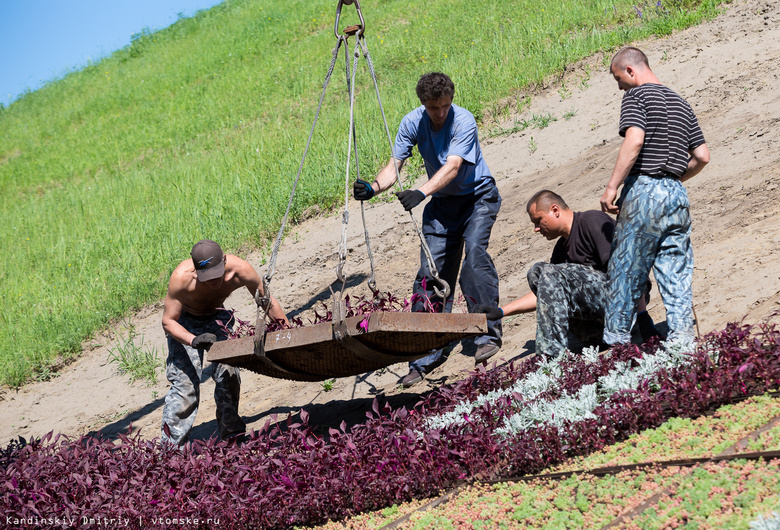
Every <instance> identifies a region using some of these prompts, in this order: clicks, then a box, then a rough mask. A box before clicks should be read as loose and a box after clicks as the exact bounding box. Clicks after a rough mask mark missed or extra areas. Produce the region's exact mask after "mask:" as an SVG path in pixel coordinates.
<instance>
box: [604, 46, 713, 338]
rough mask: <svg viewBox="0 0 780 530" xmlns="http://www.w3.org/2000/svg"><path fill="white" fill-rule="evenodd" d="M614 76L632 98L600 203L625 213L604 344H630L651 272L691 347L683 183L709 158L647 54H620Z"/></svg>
mask: <svg viewBox="0 0 780 530" xmlns="http://www.w3.org/2000/svg"><path fill="white" fill-rule="evenodd" d="M610 72H611V73H612V75H613V77H614V78H615V80H616V81H617V83H618V88H619V89H620V90H624V91H625V92H626V93H625V94H624V96H623V102H622V105H621V109H620V129H619V132H620V135H621V136H623V137H624V140H623V144H622V145H621V147H620V151H619V152H618V157H617V162H616V163H615V169H614V170H613V171H612V177H611V178H610V179H609V182H608V183H607V188H606V190H605V191H604V194H603V195H602V196H601V209H602V211H604V212H607V213H613V214H618V220H617V226H616V228H615V235H614V239H613V242H612V248H613V251H612V256H611V258H610V261H609V267H608V276H609V295H608V296H607V307H606V314H605V321H604V342H606V343H607V344H625V343H628V342H630V341H631V325H632V322H633V320H634V318H635V316H636V308H637V303H638V301H639V298H640V297H641V296H642V294H643V288H644V286H645V282H646V280H647V275H648V273H649V272H650V269H651V268H652V269H653V273H654V275H655V279H656V283H657V284H658V289H659V291H660V292H661V298H662V299H663V302H664V307H665V308H666V321H667V324H668V326H669V336H668V338H669V339H672V340H674V339H678V340H692V339H693V337H694V333H693V295H692V290H691V281H692V278H693V250H692V249H691V238H690V235H691V218H690V212H689V207H690V203H689V201H688V194H687V192H686V191H685V187H684V186H683V185H682V182H684V181H686V180H688V179H689V178H691V177H693V176H694V175H696V174H697V173H699V171H701V170H702V168H703V167H704V166H705V165H706V164H707V163H708V162H709V160H710V152H709V149H708V148H707V144H706V143H705V142H704V135H703V134H702V132H701V129H700V128H699V124H698V121H697V120H696V116H695V115H694V113H693V110H692V109H691V107H690V105H688V103H687V102H686V101H685V100H684V99H683V98H681V97H680V96H679V95H677V94H676V93H674V92H673V91H672V90H670V89H669V88H667V87H665V86H663V85H661V83H660V82H659V81H658V78H657V77H656V76H655V74H653V72H652V70H651V69H650V65H649V63H648V61H647V56H646V55H645V54H644V53H642V51H641V50H639V49H637V48H633V47H628V48H623V49H622V50H620V51H619V52H618V53H617V54H616V55H615V57H614V58H613V59H612V64H611V65H610ZM621 184H623V189H622V190H621V193H620V198H619V199H618V187H620V185H621ZM616 199H617V200H616Z"/></svg>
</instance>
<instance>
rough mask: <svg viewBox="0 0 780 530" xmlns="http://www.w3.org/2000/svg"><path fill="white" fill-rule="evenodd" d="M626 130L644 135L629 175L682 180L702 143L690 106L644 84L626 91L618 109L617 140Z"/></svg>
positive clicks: (659, 87)
mask: <svg viewBox="0 0 780 530" xmlns="http://www.w3.org/2000/svg"><path fill="white" fill-rule="evenodd" d="M629 127H638V128H640V129H642V130H643V131H645V142H644V144H643V145H642V150H641V151H640V152H639V156H638V157H637V159H636V162H634V166H633V167H632V168H631V171H630V172H629V174H630V175H640V174H641V175H649V176H651V177H664V176H675V177H681V176H682V175H683V173H685V171H686V170H687V169H688V153H689V152H690V151H693V150H694V149H696V148H697V147H699V146H700V145H701V144H703V143H704V135H703V134H702V132H701V128H700V127H699V122H698V121H697V120H696V116H695V115H694V113H693V110H692V109H691V106H690V105H689V104H688V102H687V101H685V100H684V99H683V98H682V97H680V96H679V95H678V94H676V93H675V92H674V91H672V90H671V89H669V88H667V87H665V86H663V85H656V84H653V83H646V84H644V85H640V86H638V87H634V88H631V89H629V90H627V91H626V93H625V95H624V96H623V102H622V104H621V107H620V131H619V132H620V136H625V135H626V130H628V128H629Z"/></svg>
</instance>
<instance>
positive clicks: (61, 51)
mask: <svg viewBox="0 0 780 530" xmlns="http://www.w3.org/2000/svg"><path fill="white" fill-rule="evenodd" d="M220 1H221V0H72V1H70V2H66V1H64V0H0V103H2V104H3V105H6V106H7V105H8V104H9V103H11V102H12V101H14V100H15V99H16V98H17V97H19V95H21V94H22V93H23V92H24V91H25V90H27V89H30V90H36V89H38V88H40V87H41V86H43V84H44V83H45V82H46V81H51V80H53V79H59V78H61V77H63V76H64V75H65V74H66V73H68V72H69V71H71V70H73V69H79V68H81V67H83V66H86V65H87V64H89V62H90V61H97V60H98V59H100V58H101V57H105V56H107V55H110V54H111V53H112V52H114V51H116V50H118V49H120V48H123V47H124V46H126V45H127V44H129V43H130V38H131V36H132V35H133V34H134V33H140V32H141V30H142V29H144V28H150V29H152V30H159V29H162V28H165V27H167V26H170V25H171V24H173V23H174V22H176V20H177V19H178V18H179V17H178V14H179V13H182V14H183V16H186V17H190V16H192V15H194V14H195V13H196V12H197V11H198V10H200V9H206V8H209V7H211V6H213V5H216V4H219V3H220Z"/></svg>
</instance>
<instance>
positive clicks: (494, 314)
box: [471, 304, 504, 320]
mask: <svg viewBox="0 0 780 530" xmlns="http://www.w3.org/2000/svg"><path fill="white" fill-rule="evenodd" d="M471 312H472V313H485V315H486V316H487V318H488V320H499V319H501V318H504V310H503V309H501V308H500V307H493V306H492V305H484V304H478V305H475V306H474V309H473V310H472V311H471Z"/></svg>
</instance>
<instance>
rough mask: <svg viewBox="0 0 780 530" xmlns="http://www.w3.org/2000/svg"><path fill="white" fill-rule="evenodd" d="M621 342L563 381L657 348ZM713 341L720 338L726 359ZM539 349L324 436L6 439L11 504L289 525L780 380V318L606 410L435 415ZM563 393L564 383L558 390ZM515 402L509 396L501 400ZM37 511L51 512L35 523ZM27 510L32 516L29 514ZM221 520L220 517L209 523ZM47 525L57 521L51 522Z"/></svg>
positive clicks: (556, 455)
mask: <svg viewBox="0 0 780 530" xmlns="http://www.w3.org/2000/svg"><path fill="white" fill-rule="evenodd" d="M657 347H658V343H657V342H653V343H649V344H647V345H645V346H643V347H642V348H638V347H636V346H631V347H625V348H619V349H616V351H613V354H612V355H611V356H602V357H603V359H601V358H600V359H599V360H598V362H596V363H593V364H591V365H590V366H588V367H585V365H584V364H582V365H580V362H579V361H578V360H577V359H576V358H574V360H573V362H572V363H571V366H570V367H567V369H566V371H565V373H564V374H563V375H562V377H561V378H560V379H559V381H558V385H557V386H556V388H555V390H552V391H550V392H551V393H552V394H557V393H569V394H574V393H576V391H577V390H578V389H579V388H581V387H582V386H583V385H587V384H590V383H592V382H593V381H595V380H596V378H598V377H600V376H601V375H604V374H606V373H608V372H609V371H610V370H611V369H612V367H613V366H614V365H615V363H618V362H635V361H634V360H635V359H638V358H640V357H642V356H643V355H645V354H648V353H652V352H653V351H655V349H656V348H657ZM707 351H717V352H718V357H717V362H715V361H713V360H711V357H710V356H709V355H708V353H707ZM537 367H538V361H535V360H531V361H528V362H525V363H522V364H512V363H510V364H508V365H504V366H500V367H497V368H494V369H492V370H487V369H485V368H484V367H480V368H479V369H478V370H477V371H476V372H475V373H473V374H472V375H471V376H470V377H468V378H466V379H465V380H462V381H460V382H458V383H455V384H453V385H449V386H445V387H442V388H440V389H439V390H438V391H436V392H434V393H432V394H430V395H429V396H427V397H426V398H425V399H423V400H422V401H420V402H419V403H418V404H417V405H416V406H415V407H414V408H413V409H412V410H407V409H406V408H399V409H396V410H391V408H390V407H389V406H388V405H384V406H381V405H380V404H379V402H378V401H376V400H375V401H374V405H373V411H372V412H369V413H367V418H366V421H365V422H364V423H362V424H359V425H354V426H352V427H351V428H348V427H347V426H346V424H345V423H343V422H342V424H341V426H340V428H338V429H334V428H331V429H329V432H328V434H327V435H318V434H316V433H315V431H314V428H313V427H312V426H310V425H309V424H308V420H309V418H308V414H307V413H306V411H303V410H302V411H301V413H300V421H298V422H293V421H291V420H289V419H288V420H287V422H286V423H285V424H283V425H280V424H272V423H271V422H268V423H266V425H265V426H264V427H263V428H262V429H261V430H260V431H259V432H254V433H252V434H251V436H249V437H248V440H246V441H245V442H244V443H243V444H241V445H237V444H236V443H235V442H218V441H216V440H215V439H211V440H208V441H196V442H194V443H191V444H187V445H185V446H184V447H182V448H180V449H172V448H162V447H161V446H160V444H159V440H154V441H145V440H142V439H141V438H140V437H139V436H138V435H137V434H136V435H130V436H126V435H123V436H120V437H119V440H118V441H117V442H112V441H109V440H100V439H97V438H90V437H82V438H80V439H71V438H68V437H64V436H54V435H53V434H52V433H49V434H47V435H46V436H44V437H43V438H41V439H34V440H32V441H29V442H27V441H25V440H23V439H19V440H17V441H14V442H12V443H11V444H9V445H8V446H7V447H5V448H4V449H1V450H0V473H2V475H1V476H0V492H1V494H0V512H1V513H3V514H5V515H6V516H7V517H10V518H11V520H12V521H13V520H24V521H33V523H32V524H30V525H29V526H32V527H35V526H41V524H39V523H40V522H41V521H48V520H54V519H55V518H58V519H59V520H68V519H73V520H75V521H76V526H85V525H86V526H89V524H88V523H84V522H83V521H84V519H83V518H84V517H91V518H95V519H97V518H114V519H118V518H121V519H127V520H128V521H129V523H128V524H129V525H130V526H131V527H148V526H150V525H152V526H156V524H155V522H160V521H161V520H162V521H163V523H162V524H161V525H160V526H165V524H166V523H165V521H166V520H172V519H177V520H181V519H183V518H191V519H192V520H194V519H198V520H199V521H202V522H205V521H207V520H210V521H212V523H214V522H216V521H218V523H216V524H212V525H213V526H219V528H246V527H259V528H285V527H289V526H292V525H311V524H316V523H322V522H324V521H326V520H328V519H342V518H345V517H347V516H350V515H353V514H356V513H359V512H362V511H365V510H374V509H379V508H383V507H386V506H389V505H392V504H395V503H398V502H402V501H406V500H409V499H412V498H420V497H426V496H432V495H436V494H438V493H439V492H441V491H442V490H443V489H445V488H447V487H449V486H452V485H453V484H455V483H457V482H458V481H460V480H469V479H473V478H479V477H483V478H484V477H500V476H515V475H520V474H528V473H536V472H539V471H541V470H542V469H544V468H546V467H548V466H549V465H551V464H554V463H557V462H560V461H561V460H562V459H564V458H566V457H569V456H574V455H580V454H586V453H590V452H592V451H594V450H598V449H600V448H602V447H604V446H606V445H609V444H612V443H614V442H616V441H619V440H622V439H625V438H626V437H628V436H629V435H631V434H633V433H636V432H639V431H641V430H643V429H647V428H651V427H656V426H658V425H660V424H661V423H663V422H664V421H665V420H666V419H668V418H670V417H674V416H685V417H695V416H698V415H700V414H702V413H703V412H705V411H706V410H708V409H711V408H712V407H715V406H718V405H720V404H722V403H725V402H727V401H729V400H731V399H732V398H734V397H735V396H745V395H754V394H762V393H764V392H766V391H768V390H772V389H776V388H778V386H780V332H779V331H778V330H776V329H775V326H773V325H768V324H767V325H760V326H747V325H738V324H730V325H728V326H727V327H726V328H725V329H723V330H722V331H719V332H714V333H711V334H710V335H708V336H707V337H705V338H704V339H702V341H701V342H700V344H699V345H698V346H697V348H696V351H695V352H694V353H693V354H692V358H691V363H690V364H689V365H688V366H686V367H685V368H682V369H674V370H669V371H666V372H663V371H662V372H661V373H660V375H659V377H658V378H657V380H656V383H655V385H654V386H653V388H652V389H651V386H650V385H649V384H647V383H646V382H645V383H644V384H643V385H640V387H639V389H638V390H635V391H622V392H618V393H616V394H613V395H612V396H611V397H610V398H609V399H607V400H606V401H605V402H603V403H601V404H600V405H599V406H598V408H597V409H596V410H595V411H594V413H593V414H594V416H595V418H591V419H586V420H582V421H577V422H573V423H568V424H564V426H563V427H560V428H556V427H553V426H549V425H542V426H540V427H537V428H534V429H529V430H526V431H522V432H521V433H520V434H517V435H515V436H509V437H506V436H498V435H496V434H495V433H494V431H495V429H496V427H497V426H498V425H499V424H500V423H501V422H502V421H503V420H504V419H505V417H506V416H507V415H509V414H511V413H512V407H511V406H508V405H509V398H505V401H504V402H502V401H500V400H499V402H498V403H493V404H492V405H486V406H484V407H482V408H481V409H479V410H475V411H474V412H473V414H472V417H469V418H466V421H465V422H463V423H459V424H456V425H452V426H450V427H448V428H443V429H438V430H435V429H434V430H431V429H425V428H424V425H425V420H426V418H428V417H431V416H433V415H438V414H441V413H443V412H447V411H449V410H452V409H453V408H454V407H455V405H457V404H458V403H461V402H464V401H466V400H473V399H475V398H476V397H477V396H479V395H481V394H484V393H486V392H488V391H491V390H497V389H503V388H508V387H510V386H511V385H512V384H513V383H514V382H515V381H517V380H518V379H519V378H521V377H524V376H525V375H527V374H529V373H531V372H532V371H534V370H535V369H536V368H537ZM548 397H553V398H554V397H555V396H548ZM504 404H505V405H507V406H502V405H504ZM35 521H38V523H35ZM27 524H28V523H26V522H22V523H21V526H25V525H27ZM206 524H208V523H206ZM43 525H44V526H45V524H43Z"/></svg>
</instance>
